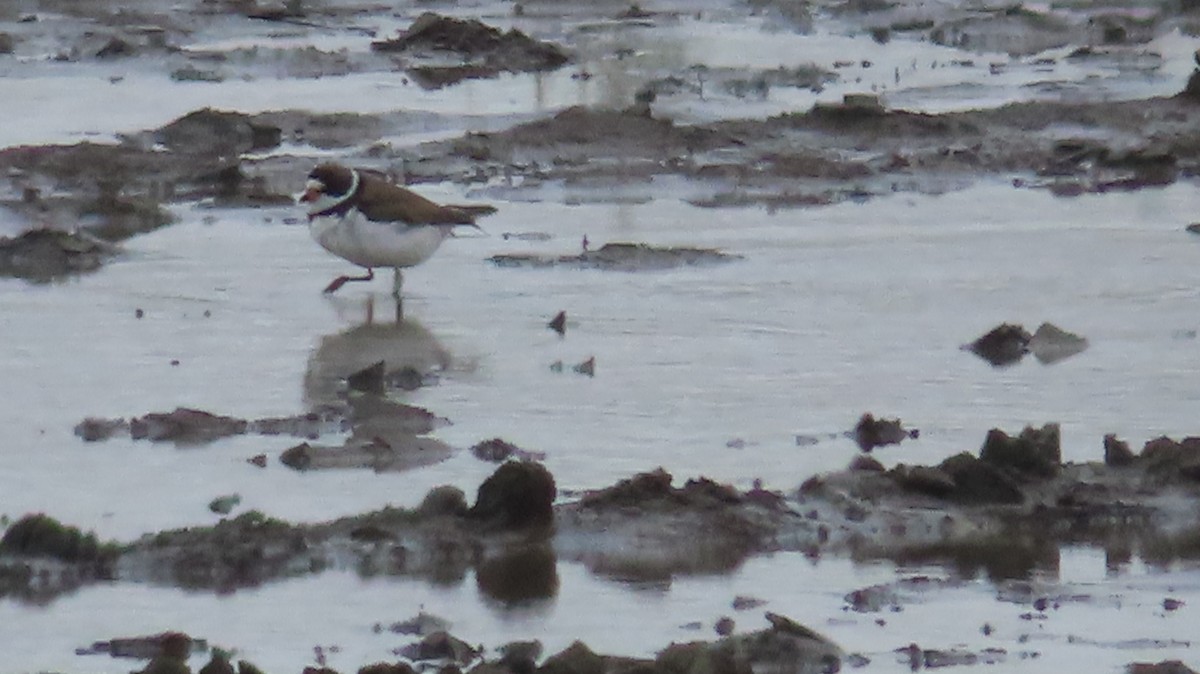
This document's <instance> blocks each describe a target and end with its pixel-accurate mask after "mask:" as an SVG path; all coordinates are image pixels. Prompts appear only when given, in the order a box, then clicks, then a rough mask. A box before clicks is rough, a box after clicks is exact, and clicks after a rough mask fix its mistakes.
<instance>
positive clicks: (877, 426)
mask: <svg viewBox="0 0 1200 674" xmlns="http://www.w3.org/2000/svg"><path fill="white" fill-rule="evenodd" d="M917 434H918V433H917V431H915V430H912V431H909V430H905V429H904V427H903V426H902V425H901V424H900V420H899V419H876V418H875V417H874V416H873V415H872V414H871V413H870V412H867V413H866V414H863V415H862V416H861V417H859V419H858V423H857V424H856V425H855V426H854V442H856V443H857V444H858V447H859V449H861V450H862V451H864V452H869V451H871V450H872V449H875V448H876V447H881V446H883V445H898V444H900V442H901V441H902V440H904V439H906V438H910V437H911V438H915V437H917Z"/></svg>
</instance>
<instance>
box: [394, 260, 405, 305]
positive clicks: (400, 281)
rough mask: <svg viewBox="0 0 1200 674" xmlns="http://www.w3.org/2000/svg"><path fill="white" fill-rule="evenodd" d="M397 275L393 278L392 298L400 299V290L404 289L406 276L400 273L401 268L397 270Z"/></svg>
mask: <svg viewBox="0 0 1200 674" xmlns="http://www.w3.org/2000/svg"><path fill="white" fill-rule="evenodd" d="M395 272H396V275H395V276H393V277H392V296H393V297H396V298H399V297H400V289H401V288H402V287H404V274H403V273H401V272H400V268H399V267H396V268H395Z"/></svg>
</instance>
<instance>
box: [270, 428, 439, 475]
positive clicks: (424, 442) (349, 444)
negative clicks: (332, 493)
mask: <svg viewBox="0 0 1200 674" xmlns="http://www.w3.org/2000/svg"><path fill="white" fill-rule="evenodd" d="M360 430H361V429H359V428H356V429H355V432H354V434H353V435H351V437H350V438H348V439H347V440H346V441H345V442H344V443H343V444H342V445H340V446H328V445H313V444H309V443H307V442H305V443H301V444H299V445H296V446H295V447H291V448H289V449H287V450H285V451H284V452H283V453H282V454H281V455H280V456H279V460H280V462H281V463H283V464H284V465H285V466H287V467H289V468H292V469H294V470H340V469H348V468H365V469H370V470H373V471H375V472H377V473H381V472H396V471H406V470H413V469H415V468H422V467H424V466H430V465H433V464H435V463H438V462H441V461H445V460H446V459H448V458H450V456H451V455H453V453H454V450H453V449H452V448H451V447H450V446H449V445H447V444H446V443H444V442H442V441H441V440H438V439H437V438H432V437H428V436H424V435H413V434H412V433H410V432H405V431H403V430H401V431H399V432H384V433H381V434H375V433H371V432H360Z"/></svg>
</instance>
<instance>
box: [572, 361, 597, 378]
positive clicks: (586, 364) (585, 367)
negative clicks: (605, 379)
mask: <svg viewBox="0 0 1200 674" xmlns="http://www.w3.org/2000/svg"><path fill="white" fill-rule="evenodd" d="M571 369H572V370H574V371H575V372H578V373H579V374H583V375H587V376H589V377H594V376H596V357H595V356H592V357H591V358H588V359H587V360H585V361H583V362H582V363H579V364H577V365H573V366H571Z"/></svg>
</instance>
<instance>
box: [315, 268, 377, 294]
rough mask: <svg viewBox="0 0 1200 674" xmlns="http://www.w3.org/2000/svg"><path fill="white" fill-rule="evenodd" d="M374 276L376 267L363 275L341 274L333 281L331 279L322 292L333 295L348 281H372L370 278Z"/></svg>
mask: <svg viewBox="0 0 1200 674" xmlns="http://www.w3.org/2000/svg"><path fill="white" fill-rule="evenodd" d="M374 278H375V270H374V269H368V270H367V273H366V274H365V275H363V276H339V277H337V278H335V279H333V280H332V281H330V282H329V285H327V286H325V290H322V291H321V292H323V293H325V294H326V295H332V294H333V293H336V292H337V291H338V289H339V288H341V287H342V286H344V285H346V284H347V283H350V282H351V281H370V280H373V279H374Z"/></svg>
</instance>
